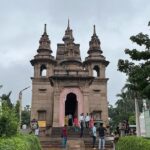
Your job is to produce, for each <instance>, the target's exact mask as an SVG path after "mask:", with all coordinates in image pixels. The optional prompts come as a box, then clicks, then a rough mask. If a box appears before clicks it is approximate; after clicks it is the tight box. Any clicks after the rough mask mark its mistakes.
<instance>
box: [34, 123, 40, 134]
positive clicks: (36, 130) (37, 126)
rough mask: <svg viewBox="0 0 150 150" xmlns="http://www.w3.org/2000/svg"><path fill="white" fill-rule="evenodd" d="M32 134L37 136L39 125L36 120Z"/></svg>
mask: <svg viewBox="0 0 150 150" xmlns="http://www.w3.org/2000/svg"><path fill="white" fill-rule="evenodd" d="M34 134H35V135H36V136H39V125H38V122H36V128H35V131H34Z"/></svg>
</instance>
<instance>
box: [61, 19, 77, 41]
mask: <svg viewBox="0 0 150 150" xmlns="http://www.w3.org/2000/svg"><path fill="white" fill-rule="evenodd" d="M63 41H64V42H65V43H70V42H71V43H73V41H74V37H73V34H72V30H71V29H70V22H69V19H68V26H67V29H66V31H65V35H64V37H63Z"/></svg>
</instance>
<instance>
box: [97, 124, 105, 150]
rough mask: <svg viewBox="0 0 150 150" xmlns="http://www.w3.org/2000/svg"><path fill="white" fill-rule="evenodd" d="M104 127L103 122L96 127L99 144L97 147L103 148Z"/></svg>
mask: <svg viewBox="0 0 150 150" xmlns="http://www.w3.org/2000/svg"><path fill="white" fill-rule="evenodd" d="M106 131H107V130H106V128H104V127H103V123H100V127H99V129H98V132H99V144H98V149H105V132H106Z"/></svg>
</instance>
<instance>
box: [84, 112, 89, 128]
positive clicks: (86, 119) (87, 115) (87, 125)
mask: <svg viewBox="0 0 150 150" xmlns="http://www.w3.org/2000/svg"><path fill="white" fill-rule="evenodd" d="M89 122H90V116H89V114H88V113H87V114H86V116H85V125H86V128H89Z"/></svg>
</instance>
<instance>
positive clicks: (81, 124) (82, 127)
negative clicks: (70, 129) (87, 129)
mask: <svg viewBox="0 0 150 150" xmlns="http://www.w3.org/2000/svg"><path fill="white" fill-rule="evenodd" d="M79 119H80V138H82V137H83V130H84V113H82V114H80V117H79Z"/></svg>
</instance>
